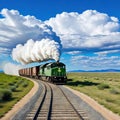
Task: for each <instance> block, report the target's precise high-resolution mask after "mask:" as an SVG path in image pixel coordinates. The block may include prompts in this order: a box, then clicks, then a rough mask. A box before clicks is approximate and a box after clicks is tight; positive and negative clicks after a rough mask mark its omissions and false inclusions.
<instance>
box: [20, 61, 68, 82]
mask: <svg viewBox="0 0 120 120" xmlns="http://www.w3.org/2000/svg"><path fill="white" fill-rule="evenodd" d="M19 75H22V76H27V77H32V78H39V79H42V80H46V81H49V82H53V83H65V82H66V80H67V76H66V66H65V64H64V63H62V62H51V63H46V64H43V65H40V66H34V67H31V68H24V69H20V70H19Z"/></svg>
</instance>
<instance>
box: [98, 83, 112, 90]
mask: <svg viewBox="0 0 120 120" xmlns="http://www.w3.org/2000/svg"><path fill="white" fill-rule="evenodd" d="M107 88H110V86H109V85H108V84H105V83H102V84H100V85H98V89H100V90H104V89H107Z"/></svg>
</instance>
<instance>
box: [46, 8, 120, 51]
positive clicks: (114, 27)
mask: <svg viewBox="0 0 120 120" xmlns="http://www.w3.org/2000/svg"><path fill="white" fill-rule="evenodd" d="M46 23H47V24H48V25H50V26H52V28H53V30H54V31H55V32H56V33H57V35H59V36H60V38H61V41H62V45H63V49H64V50H80V51H86V50H91V51H101V50H102V51H103V50H116V49H118V48H119V47H120V39H119V38H120V32H119V31H120V24H119V20H118V19H117V18H116V17H110V16H108V15H107V14H104V13H100V12H97V11H96V10H86V11H84V12H83V13H82V14H79V13H77V12H71V13H67V12H63V13H61V14H57V15H56V17H54V18H50V19H49V20H47V21H46Z"/></svg>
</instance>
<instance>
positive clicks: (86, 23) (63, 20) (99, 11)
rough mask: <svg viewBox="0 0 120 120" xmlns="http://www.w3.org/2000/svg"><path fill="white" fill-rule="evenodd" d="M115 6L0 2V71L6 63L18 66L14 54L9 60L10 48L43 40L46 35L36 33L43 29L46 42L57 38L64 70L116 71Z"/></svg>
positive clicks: (63, 0) (84, 0)
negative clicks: (65, 67)
mask: <svg viewBox="0 0 120 120" xmlns="http://www.w3.org/2000/svg"><path fill="white" fill-rule="evenodd" d="M119 4H120V1H119V0H111V1H107V0H104V1H101V0H94V1H90V0H81V1H78V0H77V1H73V0H60V1H56V0H52V1H49V0H41V1H39V0H34V1H32V0H29V1H23V0H21V1H17V0H12V1H8V0H1V1H0V11H1V12H0V13H1V14H0V30H1V32H0V44H1V45H0V69H3V68H4V65H5V64H6V63H8V62H9V63H10V62H11V63H14V64H19V62H20V60H18V58H16V56H15V55H14V58H13V57H11V55H12V51H13V48H15V47H16V45H18V44H22V45H24V44H25V43H26V42H27V41H28V39H33V40H35V41H36V40H37V39H41V38H42V39H43V38H44V37H43V36H44V35H46V34H45V33H44V34H42V33H39V32H43V31H45V30H47V37H48V38H49V39H51V37H50V36H52V38H55V39H56V36H59V37H60V40H58V38H57V40H55V41H57V42H58V43H59V46H57V48H59V50H58V51H57V52H60V49H61V51H62V55H61V57H60V60H61V61H62V62H64V63H65V64H66V65H67V70H68V71H69V70H77V69H81V70H94V69H97V70H98V69H120V22H119V20H120V14H119V11H120V7H119ZM12 10H13V11H12ZM15 10H16V11H17V12H15ZM27 15H29V17H25V16H27ZM21 16H22V17H21ZM31 16H34V18H32V17H31ZM3 19H4V20H3ZM19 20H20V21H19ZM39 20H40V21H41V22H39ZM22 21H24V22H25V25H23V24H22ZM28 21H29V22H30V21H31V23H30V24H29V22H28ZM32 24H34V25H32ZM42 25H47V27H44V28H42V27H41V26H42ZM36 26H37V27H36ZM48 26H51V28H52V29H51V28H49V27H48ZM41 28H42V29H43V30H41ZM27 30H28V31H27ZM31 31H33V32H31ZM48 31H49V32H48ZM54 33H55V34H56V35H53V34H54ZM38 36H39V37H38ZM41 36H42V37H41ZM12 39H13V41H12ZM21 39H22V40H21ZM8 40H9V42H8ZM60 45H62V48H61V46H60ZM17 53H18V52H17ZM56 54H57V53H56ZM58 56H59V55H58ZM13 59H15V60H17V61H18V62H16V61H14V60H13ZM56 59H57V58H56Z"/></svg>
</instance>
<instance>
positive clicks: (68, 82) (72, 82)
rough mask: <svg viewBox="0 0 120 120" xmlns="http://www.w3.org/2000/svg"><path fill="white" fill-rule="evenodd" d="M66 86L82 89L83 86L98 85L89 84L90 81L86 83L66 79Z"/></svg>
mask: <svg viewBox="0 0 120 120" xmlns="http://www.w3.org/2000/svg"><path fill="white" fill-rule="evenodd" d="M66 85H70V86H81V87H84V86H95V85H99V83H95V82H91V81H88V80H85V81H79V80H77V81H73V80H72V79H68V81H67V83H66Z"/></svg>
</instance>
